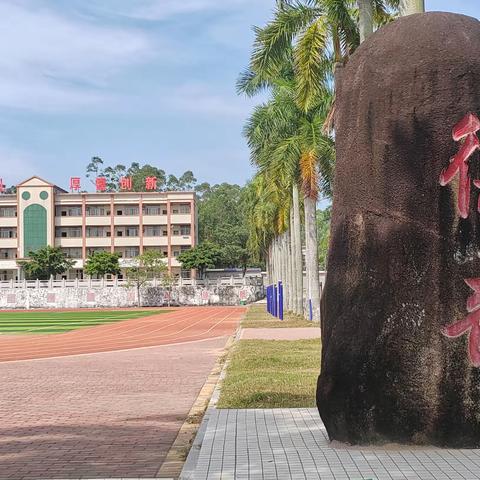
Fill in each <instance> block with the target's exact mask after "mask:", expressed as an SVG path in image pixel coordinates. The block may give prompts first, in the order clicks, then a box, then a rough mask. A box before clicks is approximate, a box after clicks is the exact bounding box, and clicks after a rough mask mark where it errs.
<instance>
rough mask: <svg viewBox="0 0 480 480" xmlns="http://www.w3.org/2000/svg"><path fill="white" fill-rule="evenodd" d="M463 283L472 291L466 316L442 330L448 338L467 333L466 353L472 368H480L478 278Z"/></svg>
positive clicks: (479, 289)
mask: <svg viewBox="0 0 480 480" xmlns="http://www.w3.org/2000/svg"><path fill="white" fill-rule="evenodd" d="M465 283H466V284H467V285H468V286H469V287H470V288H471V289H472V290H473V291H474V293H473V294H472V295H471V296H470V297H468V300H467V312H468V315H467V316H466V317H465V318H463V319H462V320H459V321H458V322H455V323H452V324H451V325H448V326H447V327H444V328H443V329H442V333H443V334H444V335H445V336H447V337H449V338H456V337H459V336H460V335H463V334H464V333H466V332H468V353H469V357H470V361H471V362H472V365H473V366H474V367H480V278H467V279H466V280H465Z"/></svg>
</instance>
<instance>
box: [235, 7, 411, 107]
mask: <svg viewBox="0 0 480 480" xmlns="http://www.w3.org/2000/svg"><path fill="white" fill-rule="evenodd" d="M411 1H413V0H411ZM398 3H399V0H363V1H362V0H360V1H359V2H358V4H359V5H358V6H359V8H356V7H357V2H356V1H353V0H300V1H287V0H285V1H283V2H277V8H276V10H275V12H274V17H273V19H272V21H271V22H269V23H268V24H267V25H266V26H265V27H263V28H255V42H254V46H253V52H252V56H251V59H250V65H249V68H248V69H247V70H246V71H245V72H244V73H243V75H242V76H241V77H240V80H239V82H238V89H239V90H240V91H242V92H244V93H246V94H247V95H254V94H256V93H258V92H259V91H260V90H262V89H263V88H265V87H268V86H269V85H270V82H271V80H272V79H276V78H279V77H282V76H283V69H284V66H285V64H286V63H287V64H288V63H289V61H290V59H293V64H294V67H295V77H296V80H297V82H296V98H297V102H298V104H299V106H300V107H301V108H303V109H304V110H308V109H309V108H310V107H311V106H312V105H313V104H314V103H315V101H316V98H318V97H321V96H322V95H323V94H324V92H325V91H328V90H329V89H330V86H331V83H332V73H333V65H334V64H335V63H337V62H338V63H344V62H345V61H346V60H347V59H348V57H349V56H350V55H351V54H352V53H353V51H354V50H355V49H356V48H357V47H358V45H359V43H360V34H359V27H358V16H359V10H360V15H361V19H362V30H363V31H364V33H367V34H368V32H369V31H370V29H371V30H372V31H373V25H372V26H371V27H370V26H369V25H368V20H367V16H371V18H372V20H373V24H374V25H383V24H385V23H387V22H388V21H390V20H391V19H392V16H391V10H392V9H393V10H395V9H397V8H398ZM369 5H370V6H371V8H370V7H369ZM369 9H370V10H371V12H372V13H371V15H370V14H369V13H368V11H369Z"/></svg>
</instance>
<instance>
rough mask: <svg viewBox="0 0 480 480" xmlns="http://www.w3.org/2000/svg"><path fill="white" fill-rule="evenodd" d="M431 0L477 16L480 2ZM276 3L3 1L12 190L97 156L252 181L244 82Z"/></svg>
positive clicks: (2, 115) (7, 169) (4, 147)
mask: <svg viewBox="0 0 480 480" xmlns="http://www.w3.org/2000/svg"><path fill="white" fill-rule="evenodd" d="M426 3H427V9H428V10H447V11H455V12H459V13H465V14H468V15H472V16H478V0H460V1H456V2H451V1H448V2H447V1H446V0H426ZM452 4H455V6H452ZM475 4H477V5H475ZM273 5H274V0H63V1H60V0H2V1H1V3H0V18H1V19H2V21H1V24H0V25H1V26H0V31H1V32H2V38H3V41H2V42H1V43H0V71H1V74H0V178H3V180H4V183H6V184H8V185H11V184H15V183H17V182H18V181H20V180H23V179H25V178H27V177H29V176H31V175H34V174H37V175H40V176H43V177H44V178H46V179H48V180H51V181H53V182H55V183H57V184H59V185H60V186H68V181H69V177H70V176H80V175H83V173H84V170H85V165H86V164H87V163H88V161H89V159H90V158H91V157H92V156H94V155H97V156H100V157H102V158H103V159H104V160H105V162H106V163H111V164H117V163H123V164H130V163H131V162H132V161H137V162H140V163H151V164H154V165H156V166H158V167H160V168H163V169H164V170H166V171H167V172H168V173H174V174H181V173H182V172H183V171H185V170H192V171H193V172H194V173H195V175H196V176H197V178H198V179H199V180H200V181H208V182H212V183H217V182H223V181H227V182H232V183H233V182H236V183H243V182H244V181H245V180H247V179H248V178H249V177H250V176H251V174H252V170H251V167H250V164H249V158H248V150H247V148H246V145H245V142H244V139H243V138H242V135H241V129H242V125H243V123H244V121H245V118H246V117H247V115H248V113H249V111H250V110H251V108H252V106H253V104H254V103H255V102H258V101H259V99H257V100H248V99H245V98H243V97H239V96H237V95H236V93H235V81H236V79H237V77H238V74H239V72H240V71H241V70H243V69H244V68H245V66H246V65H247V63H248V58H249V53H250V47H251V43H252V39H253V35H252V31H251V26H252V25H263V24H264V23H265V22H266V21H267V20H268V19H269V18H270V16H271V11H272V8H273ZM475 7H476V8H475ZM84 186H85V187H86V186H87V184H86V182H85V183H84Z"/></svg>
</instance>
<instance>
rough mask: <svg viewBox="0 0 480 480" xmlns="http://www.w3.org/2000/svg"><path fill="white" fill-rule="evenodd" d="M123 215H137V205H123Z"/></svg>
mask: <svg viewBox="0 0 480 480" xmlns="http://www.w3.org/2000/svg"><path fill="white" fill-rule="evenodd" d="M123 213H124V215H129V216H135V215H138V207H125V208H124V209H123Z"/></svg>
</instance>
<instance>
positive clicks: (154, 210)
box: [143, 205, 162, 215]
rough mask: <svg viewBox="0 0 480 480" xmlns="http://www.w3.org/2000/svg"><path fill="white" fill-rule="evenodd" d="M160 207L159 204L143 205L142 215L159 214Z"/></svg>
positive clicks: (160, 211)
mask: <svg viewBox="0 0 480 480" xmlns="http://www.w3.org/2000/svg"><path fill="white" fill-rule="evenodd" d="M161 213H162V209H161V208H160V206H159V205H144V207H143V214H144V215H161Z"/></svg>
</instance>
